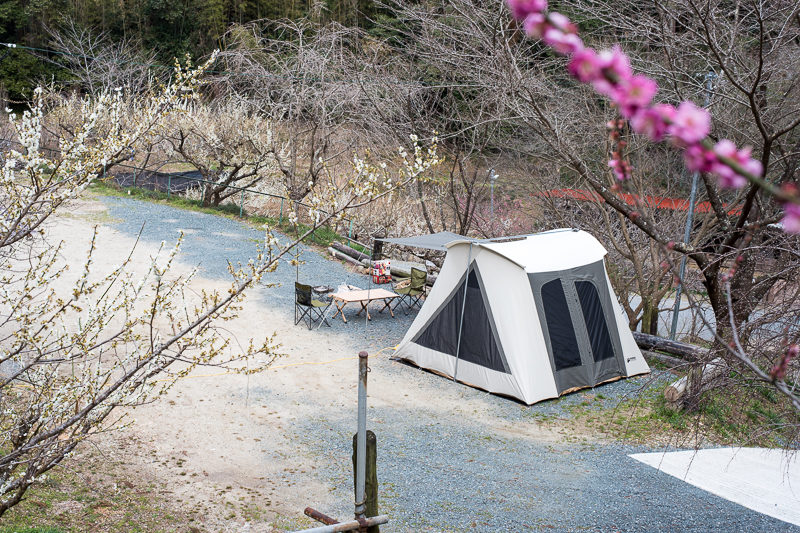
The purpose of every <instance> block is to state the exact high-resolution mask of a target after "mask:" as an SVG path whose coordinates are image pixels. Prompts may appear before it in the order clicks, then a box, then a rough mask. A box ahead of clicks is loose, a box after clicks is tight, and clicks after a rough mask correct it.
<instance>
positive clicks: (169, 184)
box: [167, 174, 172, 198]
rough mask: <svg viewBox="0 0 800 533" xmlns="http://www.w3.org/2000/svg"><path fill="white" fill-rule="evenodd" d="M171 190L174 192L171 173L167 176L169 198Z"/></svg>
mask: <svg viewBox="0 0 800 533" xmlns="http://www.w3.org/2000/svg"><path fill="white" fill-rule="evenodd" d="M171 192H172V175H171V174H170V175H169V176H167V198H169V195H170V193H171Z"/></svg>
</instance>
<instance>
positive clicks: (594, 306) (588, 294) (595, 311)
mask: <svg viewBox="0 0 800 533" xmlns="http://www.w3.org/2000/svg"><path fill="white" fill-rule="evenodd" d="M575 289H576V291H577V292H578V300H579V301H580V302H581V310H582V311H583V320H584V322H586V331H587V332H588V333H589V341H590V343H591V346H592V355H593V356H594V360H595V362H597V361H602V360H603V359H610V358H612V357H614V347H613V345H612V344H611V336H610V335H609V333H608V324H606V317H605V313H603V306H602V305H601V304H600V296H599V295H598V294H597V288H596V287H595V286H594V283H592V282H591V281H576V282H575Z"/></svg>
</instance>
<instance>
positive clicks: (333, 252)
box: [328, 246, 362, 266]
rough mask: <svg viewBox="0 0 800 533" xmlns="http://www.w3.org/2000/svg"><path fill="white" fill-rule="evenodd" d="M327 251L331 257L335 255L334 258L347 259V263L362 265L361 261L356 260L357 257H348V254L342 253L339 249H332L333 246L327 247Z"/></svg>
mask: <svg viewBox="0 0 800 533" xmlns="http://www.w3.org/2000/svg"><path fill="white" fill-rule="evenodd" d="M328 252H330V254H331V255H332V256H333V257H335V258H336V259H341V260H342V261H347V262H348V263H350V264H351V265H356V266H362V265H361V261H358V260H357V259H353V258H352V257H350V256H349V255H347V254H343V253H342V252H340V251H339V250H334V249H333V248H331V247H330V246H329V247H328Z"/></svg>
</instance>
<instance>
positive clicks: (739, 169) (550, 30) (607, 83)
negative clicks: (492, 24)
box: [507, 0, 800, 233]
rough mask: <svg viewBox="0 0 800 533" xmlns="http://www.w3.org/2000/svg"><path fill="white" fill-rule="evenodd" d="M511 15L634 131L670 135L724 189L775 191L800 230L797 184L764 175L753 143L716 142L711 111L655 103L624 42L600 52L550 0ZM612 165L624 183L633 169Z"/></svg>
mask: <svg viewBox="0 0 800 533" xmlns="http://www.w3.org/2000/svg"><path fill="white" fill-rule="evenodd" d="M507 3H508V6H509V8H510V9H511V13H512V15H513V16H514V18H516V19H517V20H519V21H520V22H521V23H522V26H523V28H524V30H525V32H526V33H527V34H528V35H529V36H531V37H535V38H539V39H541V40H542V41H543V42H544V43H545V44H546V45H547V46H549V47H550V48H551V49H552V50H554V51H555V52H556V53H558V54H561V55H564V56H567V57H568V58H569V62H568V64H567V70H568V71H569V73H570V74H571V75H572V76H573V77H574V78H576V79H577V80H578V81H580V82H582V83H586V84H589V85H591V86H592V87H593V88H594V90H595V91H596V92H598V93H599V94H601V95H603V96H605V97H606V98H608V99H609V100H610V101H611V102H612V103H613V104H614V105H615V106H616V107H617V109H618V111H619V113H620V115H621V116H622V117H624V118H625V119H626V120H628V121H629V122H630V124H631V127H632V129H633V130H634V131H635V132H636V133H639V134H642V135H645V136H646V137H648V138H649V139H651V140H652V141H654V142H661V141H663V140H666V139H668V140H669V141H671V142H672V144H673V145H675V146H676V147H677V148H679V149H681V150H682V151H683V156H684V161H685V163H686V166H687V168H689V169H690V170H693V171H697V172H702V173H708V174H711V175H714V176H715V177H716V178H717V180H718V182H719V184H720V186H721V187H723V188H741V187H743V186H744V185H745V184H747V183H748V182H749V183H752V184H754V185H756V186H758V187H760V188H762V189H764V190H765V191H767V192H768V193H769V194H771V195H773V196H774V197H775V198H776V199H777V200H778V201H779V202H780V203H781V204H782V205H783V208H784V217H783V220H782V224H783V228H784V230H785V231H787V232H789V233H800V191H799V190H798V188H797V187H796V186H794V185H792V184H787V185H784V186H783V187H777V186H775V185H774V184H772V183H770V182H769V181H767V180H766V179H764V168H763V166H762V164H761V162H760V161H758V160H756V159H754V158H752V157H751V154H752V149H751V148H750V147H744V148H738V147H737V146H736V144H735V143H733V142H732V141H730V140H728V139H722V140H720V141H718V142H716V143H714V142H713V141H712V140H711V139H710V138H709V137H708V135H709V133H710V132H711V115H710V114H709V112H708V111H707V110H706V109H703V108H701V107H698V106H697V105H695V104H694V103H692V102H690V101H684V102H681V103H680V104H679V105H678V106H677V107H675V106H673V105H671V104H666V103H654V102H653V99H654V98H655V96H656V95H657V93H658V84H657V83H656V82H655V80H653V79H651V78H649V77H647V76H644V75H642V74H634V72H633V69H632V68H631V64H630V59H629V58H628V56H627V55H626V54H625V53H624V52H623V51H622V50H621V48H620V47H619V46H614V47H613V48H612V49H610V50H603V51H600V52H598V51H596V50H594V49H592V48H590V47H587V46H585V45H584V42H583V40H582V39H581V38H580V36H579V35H578V28H577V26H576V25H575V24H574V23H573V22H572V21H570V20H569V18H568V17H566V16H565V15H563V14H561V13H558V12H555V11H547V0H507ZM609 165H610V166H611V167H612V170H614V172H615V174H616V176H617V178H618V179H619V180H621V181H624V180H626V179H627V178H628V176H629V170H630V169H629V168H628V167H626V166H625V165H624V164H621V161H620V160H619V159H616V158H614V159H612V160H611V161H609Z"/></svg>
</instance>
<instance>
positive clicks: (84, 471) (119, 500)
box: [0, 451, 189, 533]
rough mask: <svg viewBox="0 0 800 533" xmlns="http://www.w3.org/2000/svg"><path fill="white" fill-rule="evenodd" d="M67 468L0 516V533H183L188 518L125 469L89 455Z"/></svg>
mask: <svg viewBox="0 0 800 533" xmlns="http://www.w3.org/2000/svg"><path fill="white" fill-rule="evenodd" d="M67 465H68V467H69V469H67V468H62V467H56V468H54V469H53V470H51V471H50V472H49V473H48V474H47V478H46V479H45V481H43V482H41V483H38V484H36V485H34V486H33V487H31V488H30V489H28V492H27V493H26V495H25V499H24V500H23V501H22V502H21V503H20V504H18V505H16V506H15V507H13V508H12V509H11V510H10V511H8V512H7V513H6V514H5V515H3V519H2V522H3V525H2V528H0V533H12V532H13V533H68V532H73V531H108V532H120V533H122V532H129V531H181V532H183V531H185V526H184V524H186V523H188V522H189V516H188V514H186V513H185V512H184V511H183V510H182V509H180V508H176V505H177V504H175V502H173V501H171V500H170V499H169V498H170V497H169V495H166V494H162V493H163V492H165V491H162V490H159V489H160V487H155V486H152V485H151V484H149V483H148V482H146V481H139V480H136V479H134V478H132V477H131V476H130V475H129V474H127V473H124V471H123V469H124V466H125V465H124V464H122V463H114V462H113V461H109V459H108V457H103V456H101V455H100V454H99V453H97V452H95V451H88V452H84V453H83V454H79V455H77V456H75V457H74V458H73V459H72V460H70V461H69V462H68V463H67ZM99 465H102V468H99V467H98V466H99ZM73 469H74V470H73ZM79 472H80V473H79ZM118 472H121V473H120V474H119V475H118V474H117V473H118Z"/></svg>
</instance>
